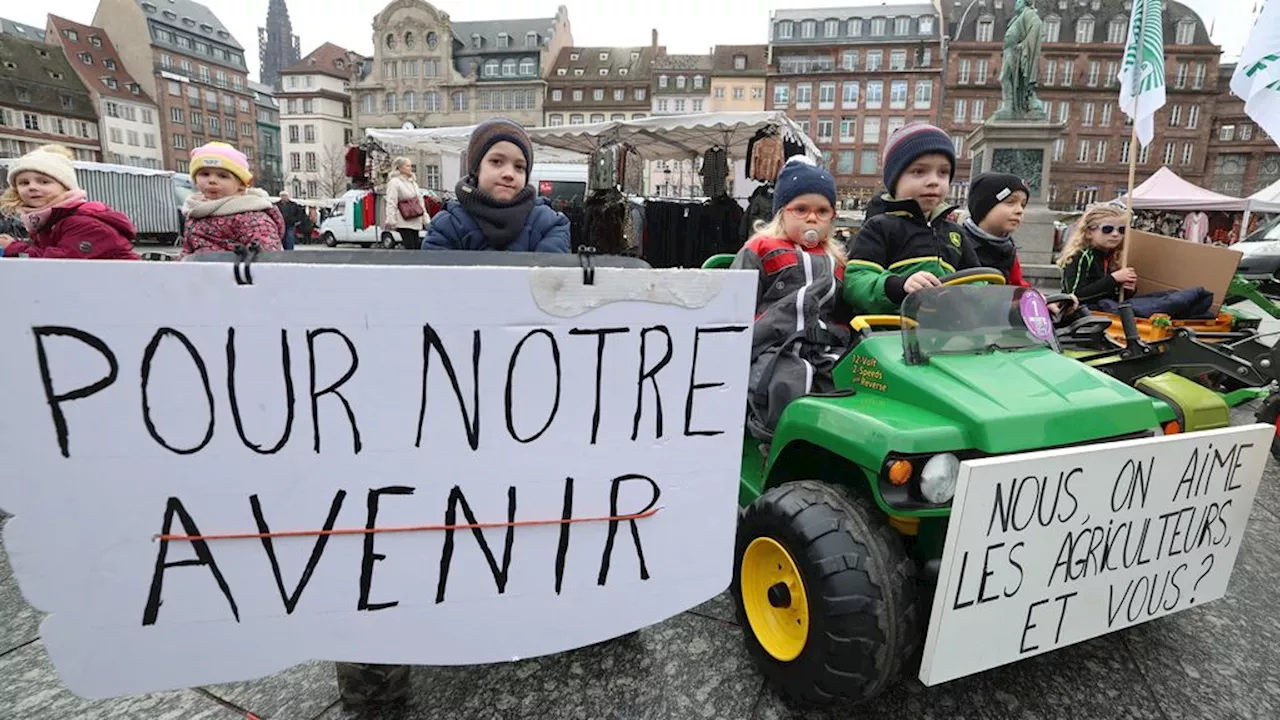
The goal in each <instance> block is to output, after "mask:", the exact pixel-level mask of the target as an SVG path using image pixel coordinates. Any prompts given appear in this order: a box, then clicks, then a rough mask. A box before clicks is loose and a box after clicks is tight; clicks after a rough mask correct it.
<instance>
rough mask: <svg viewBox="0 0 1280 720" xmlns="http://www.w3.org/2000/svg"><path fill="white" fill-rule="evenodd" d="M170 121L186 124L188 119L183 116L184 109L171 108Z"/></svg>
mask: <svg viewBox="0 0 1280 720" xmlns="http://www.w3.org/2000/svg"><path fill="white" fill-rule="evenodd" d="M169 119H170V120H172V121H174V122H176V123H184V122H186V118H184V117H183V116H182V108H180V107H173V108H169Z"/></svg>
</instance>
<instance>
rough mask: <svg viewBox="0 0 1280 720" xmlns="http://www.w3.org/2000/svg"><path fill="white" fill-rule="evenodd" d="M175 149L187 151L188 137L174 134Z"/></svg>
mask: <svg viewBox="0 0 1280 720" xmlns="http://www.w3.org/2000/svg"><path fill="white" fill-rule="evenodd" d="M173 148H174V149H175V150H186V149H187V136H186V135H179V134H178V133H174V134H173Z"/></svg>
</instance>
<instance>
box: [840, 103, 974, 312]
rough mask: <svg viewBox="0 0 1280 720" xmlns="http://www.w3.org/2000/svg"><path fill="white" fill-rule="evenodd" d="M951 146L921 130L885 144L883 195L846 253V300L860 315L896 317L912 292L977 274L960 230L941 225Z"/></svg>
mask: <svg viewBox="0 0 1280 720" xmlns="http://www.w3.org/2000/svg"><path fill="white" fill-rule="evenodd" d="M955 167H956V152H955V146H953V145H952V144H951V138H950V137H948V136H947V134H946V133H944V132H943V131H942V130H939V129H938V128H936V127H934V126H933V125H929V124H928V123H912V124H910V125H907V126H905V127H902V128H900V129H899V130H897V131H896V132H894V133H893V135H891V136H890V137H889V142H888V144H887V145H886V146H885V150H884V184H885V188H887V190H888V192H887V193H886V194H884V195H881V196H879V197H876V198H874V199H873V200H872V201H871V202H870V203H869V204H868V205H867V217H866V220H865V221H864V223H863V225H862V230H861V231H859V232H858V236H857V237H856V238H854V241H853V247H852V249H851V252H850V253H849V255H850V257H849V283H848V289H847V294H846V299H848V300H849V301H850V302H851V303H852V304H854V305H856V306H857V307H858V308H860V309H861V311H862V312H867V313H896V312H898V308H899V306H900V305H901V304H902V301H903V300H904V299H905V298H906V297H907V295H909V294H910V293H913V292H915V291H917V290H921V289H923V288H927V287H937V286H939V285H940V283H939V282H938V277H939V276H943V275H949V274H951V273H953V272H956V271H957V270H965V269H968V268H971V267H979V264H978V257H977V255H976V254H975V253H974V249H973V246H972V245H971V244H970V243H968V242H966V241H965V239H964V235H963V233H961V231H960V227H959V226H958V225H956V224H955V223H953V222H951V221H949V220H947V219H946V216H947V214H948V213H950V212H951V211H952V210H954V209H955V208H954V206H949V205H947V204H946V202H945V200H946V197H947V193H948V191H949V190H950V187H951V178H952V177H953V176H954V174H955Z"/></svg>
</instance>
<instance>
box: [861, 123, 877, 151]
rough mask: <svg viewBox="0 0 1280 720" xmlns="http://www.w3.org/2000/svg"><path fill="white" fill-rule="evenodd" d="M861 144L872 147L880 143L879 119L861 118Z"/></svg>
mask: <svg viewBox="0 0 1280 720" xmlns="http://www.w3.org/2000/svg"><path fill="white" fill-rule="evenodd" d="M862 142H863V143H867V144H872V145H875V144H877V143H879V142H880V118H878V117H864V118H862Z"/></svg>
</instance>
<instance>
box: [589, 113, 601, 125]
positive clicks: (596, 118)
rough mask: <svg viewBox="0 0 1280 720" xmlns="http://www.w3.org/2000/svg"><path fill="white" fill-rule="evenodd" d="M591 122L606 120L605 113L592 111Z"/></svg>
mask: <svg viewBox="0 0 1280 720" xmlns="http://www.w3.org/2000/svg"><path fill="white" fill-rule="evenodd" d="M591 122H592V123H593V124H594V123H602V122H604V113H591Z"/></svg>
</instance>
